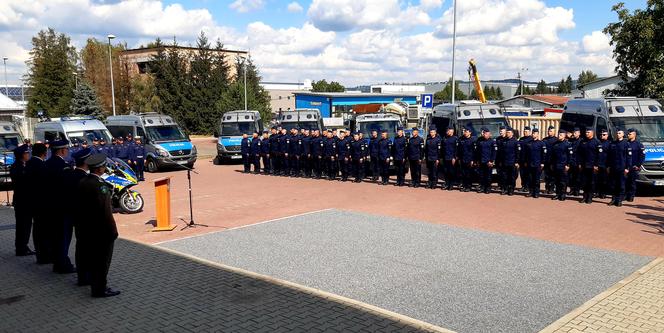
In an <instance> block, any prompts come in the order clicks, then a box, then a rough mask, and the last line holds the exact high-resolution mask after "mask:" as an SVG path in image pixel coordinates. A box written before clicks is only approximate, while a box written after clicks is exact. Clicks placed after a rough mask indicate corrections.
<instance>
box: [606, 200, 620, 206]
mask: <svg viewBox="0 0 664 333" xmlns="http://www.w3.org/2000/svg"><path fill="white" fill-rule="evenodd" d="M606 205H607V206H617V205H618V203H617V202H616V201H615V200H613V199H611V202H609V203H608V204H606Z"/></svg>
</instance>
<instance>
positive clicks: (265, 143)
mask: <svg viewBox="0 0 664 333" xmlns="http://www.w3.org/2000/svg"><path fill="white" fill-rule="evenodd" d="M260 140H261V159H262V160H263V173H265V174H266V175H268V174H270V173H271V171H270V170H271V169H270V139H269V138H261V139H260Z"/></svg>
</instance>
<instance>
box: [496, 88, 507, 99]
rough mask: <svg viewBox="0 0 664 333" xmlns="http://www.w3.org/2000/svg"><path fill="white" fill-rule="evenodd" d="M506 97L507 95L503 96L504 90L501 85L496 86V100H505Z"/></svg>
mask: <svg viewBox="0 0 664 333" xmlns="http://www.w3.org/2000/svg"><path fill="white" fill-rule="evenodd" d="M503 99H505V96H503V90H502V89H500V87H496V100H503Z"/></svg>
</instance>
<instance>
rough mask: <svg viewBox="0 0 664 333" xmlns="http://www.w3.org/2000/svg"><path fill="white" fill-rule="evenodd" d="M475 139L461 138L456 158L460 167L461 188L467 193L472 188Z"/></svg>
mask: <svg viewBox="0 0 664 333" xmlns="http://www.w3.org/2000/svg"><path fill="white" fill-rule="evenodd" d="M476 142H477V139H475V138H474V137H472V136H469V137H465V136H462V137H461V138H460V139H459V144H458V152H457V156H458V158H459V164H460V165H461V182H462V183H461V187H462V188H463V190H462V191H464V192H468V191H470V189H471V187H472V186H473V175H474V169H473V162H474V159H475V143H476Z"/></svg>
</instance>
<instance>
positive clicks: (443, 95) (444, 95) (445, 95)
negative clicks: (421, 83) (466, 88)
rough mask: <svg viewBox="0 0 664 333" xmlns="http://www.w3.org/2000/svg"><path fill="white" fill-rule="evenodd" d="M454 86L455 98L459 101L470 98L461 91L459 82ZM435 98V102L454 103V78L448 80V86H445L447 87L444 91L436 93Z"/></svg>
mask: <svg viewBox="0 0 664 333" xmlns="http://www.w3.org/2000/svg"><path fill="white" fill-rule="evenodd" d="M454 86H455V89H454V90H455V91H454V95H455V96H454V98H455V99H456V100H457V101H458V100H464V99H467V98H468V97H467V96H466V94H464V93H463V91H461V89H459V81H455V84H454ZM433 98H434V99H435V100H439V101H443V102H451V101H452V78H450V79H449V80H447V84H446V85H445V87H443V90H441V91H438V92H436V93H435V94H434V95H433Z"/></svg>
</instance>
